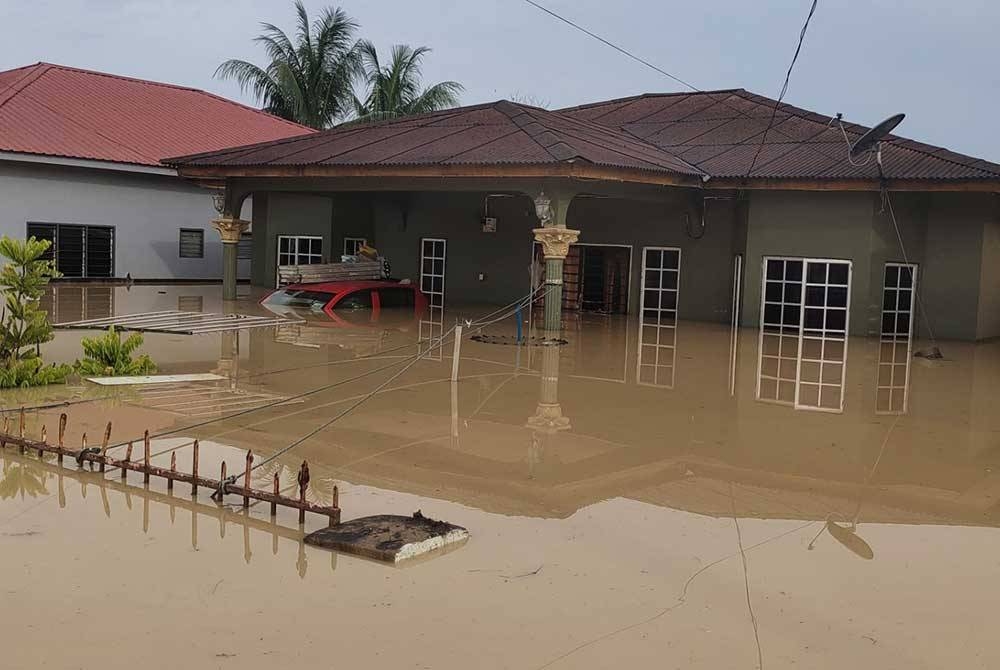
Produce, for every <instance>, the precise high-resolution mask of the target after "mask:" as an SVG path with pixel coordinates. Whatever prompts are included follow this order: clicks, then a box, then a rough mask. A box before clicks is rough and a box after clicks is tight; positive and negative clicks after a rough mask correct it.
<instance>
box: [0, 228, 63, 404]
mask: <svg viewBox="0 0 1000 670" xmlns="http://www.w3.org/2000/svg"><path fill="white" fill-rule="evenodd" d="M50 245H51V242H49V241H48V240H38V239H35V238H34V237H30V238H28V239H27V240H13V239H11V238H9V237H7V236H6V235H5V236H4V237H3V238H2V239H0V255H2V256H3V257H4V258H6V259H7V261H8V262H7V263H5V264H4V267H3V269H2V270H0V290H2V291H3V294H4V306H3V312H2V313H0V388H11V387H15V386H40V385H42V384H56V383H61V382H64V381H66V377H67V376H68V375H69V374H70V373H71V372H72V368H70V366H68V365H45V364H44V363H43V362H42V359H41V345H42V344H44V343H45V342H48V341H49V340H51V339H52V325H51V324H50V323H49V320H48V316H47V315H46V314H45V311H44V310H42V308H41V298H42V294H43V293H44V292H45V286H46V285H47V284H48V283H49V280H50V279H52V278H53V277H57V276H59V273H58V272H57V271H56V269H55V266H54V264H53V262H52V261H51V260H43V259H42V256H43V255H44V254H45V252H46V251H48V249H49V246H50Z"/></svg>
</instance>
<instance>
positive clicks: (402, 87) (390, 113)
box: [354, 40, 464, 121]
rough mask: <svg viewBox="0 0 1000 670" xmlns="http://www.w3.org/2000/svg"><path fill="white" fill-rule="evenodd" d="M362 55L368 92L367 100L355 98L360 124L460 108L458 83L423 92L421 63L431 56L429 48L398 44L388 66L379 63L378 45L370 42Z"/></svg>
mask: <svg viewBox="0 0 1000 670" xmlns="http://www.w3.org/2000/svg"><path fill="white" fill-rule="evenodd" d="M358 51H359V53H360V56H361V67H362V71H363V76H362V79H363V82H364V85H365V88H366V91H367V92H366V94H365V98H364V100H361V99H359V98H357V97H355V98H354V113H355V114H356V115H357V120H358V121H382V120H384V119H392V118H396V117H399V116H407V115H410V114H424V113H426V112H434V111H437V110H439V109H447V108H449V107H454V106H456V105H457V104H458V96H459V94H460V93H461V92H462V91H463V90H464V88H463V87H462V85H461V84H459V83H458V82H455V81H442V82H440V83H437V84H434V85H433V86H428V87H427V88H423V89H421V81H420V76H421V75H420V62H421V61H422V60H423V58H424V56H425V55H427V54H428V53H430V51H431V50H430V49H429V48H427V47H417V48H413V47H411V46H409V45H406V44H397V45H395V46H394V47H392V52H391V55H390V58H389V62H388V63H385V64H383V63H381V62H380V61H379V58H378V51H377V50H376V49H375V45H374V44H372V43H371V42H369V41H367V40H362V41H361V42H359V43H358Z"/></svg>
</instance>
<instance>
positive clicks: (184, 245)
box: [180, 228, 205, 258]
mask: <svg viewBox="0 0 1000 670" xmlns="http://www.w3.org/2000/svg"><path fill="white" fill-rule="evenodd" d="M180 255H181V258H204V257H205V231H204V230H200V229H198V228H181V238H180Z"/></svg>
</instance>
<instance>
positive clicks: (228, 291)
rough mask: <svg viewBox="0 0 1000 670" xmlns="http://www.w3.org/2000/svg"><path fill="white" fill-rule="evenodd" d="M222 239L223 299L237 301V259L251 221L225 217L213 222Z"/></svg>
mask: <svg viewBox="0 0 1000 670" xmlns="http://www.w3.org/2000/svg"><path fill="white" fill-rule="evenodd" d="M212 226H213V227H214V228H215V229H216V230H217V231H219V236H220V237H222V299H223V300H236V258H237V245H239V243H240V237H241V236H242V235H243V233H245V232H246V231H247V229H248V228H249V227H250V222H249V221H244V220H243V219H239V218H236V217H234V216H226V215H223V216H221V217H220V218H218V219H213V220H212Z"/></svg>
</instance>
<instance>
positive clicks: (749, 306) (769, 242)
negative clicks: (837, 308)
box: [742, 191, 874, 334]
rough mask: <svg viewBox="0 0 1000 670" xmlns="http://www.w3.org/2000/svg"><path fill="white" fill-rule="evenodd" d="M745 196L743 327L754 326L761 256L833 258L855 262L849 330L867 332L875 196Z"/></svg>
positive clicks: (801, 193)
mask: <svg viewBox="0 0 1000 670" xmlns="http://www.w3.org/2000/svg"><path fill="white" fill-rule="evenodd" d="M749 197H750V203H749V219H748V234H747V248H746V257H745V260H746V264H745V271H744V291H743V295H744V300H743V313H742V322H743V325H744V326H756V325H757V324H758V320H759V315H760V287H761V268H762V263H763V259H764V257H765V256H802V257H812V258H834V259H844V260H851V261H853V266H852V287H851V323H850V327H851V332H852V333H854V334H866V332H867V329H868V323H867V321H868V319H867V316H868V315H867V307H868V305H869V301H870V298H869V289H870V285H871V274H872V270H871V265H872V264H871V253H870V250H871V237H872V212H873V207H874V196H873V194H871V193H815V192H806V191H754V192H752V193H751V194H750V196H749Z"/></svg>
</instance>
